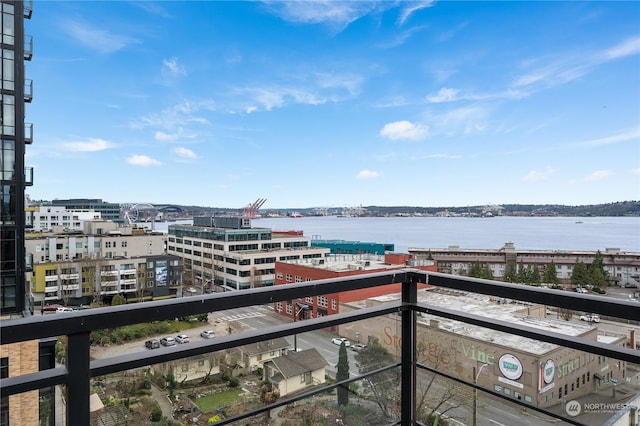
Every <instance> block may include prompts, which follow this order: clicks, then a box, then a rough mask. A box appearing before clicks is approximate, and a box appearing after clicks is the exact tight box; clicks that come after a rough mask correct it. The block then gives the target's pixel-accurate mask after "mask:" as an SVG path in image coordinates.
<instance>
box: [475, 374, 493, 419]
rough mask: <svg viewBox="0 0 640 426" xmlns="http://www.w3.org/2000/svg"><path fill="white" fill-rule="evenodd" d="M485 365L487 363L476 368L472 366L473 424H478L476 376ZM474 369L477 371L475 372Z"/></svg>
mask: <svg viewBox="0 0 640 426" xmlns="http://www.w3.org/2000/svg"><path fill="white" fill-rule="evenodd" d="M487 365H489V364H482V365H481V366H480V368H476V366H475V365H474V366H473V422H472V425H473V426H477V425H478V388H477V386H478V376H480V373H481V372H482V369H483V368H484V367H486V366H487ZM476 370H478V371H477V372H476Z"/></svg>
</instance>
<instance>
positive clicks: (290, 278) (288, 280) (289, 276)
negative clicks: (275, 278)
mask: <svg viewBox="0 0 640 426" xmlns="http://www.w3.org/2000/svg"><path fill="white" fill-rule="evenodd" d="M286 281H287V282H288V283H290V282H292V281H293V276H292V275H291V274H287V278H286Z"/></svg>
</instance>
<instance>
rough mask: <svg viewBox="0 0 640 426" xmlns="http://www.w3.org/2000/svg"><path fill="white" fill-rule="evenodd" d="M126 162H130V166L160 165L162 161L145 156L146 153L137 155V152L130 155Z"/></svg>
mask: <svg viewBox="0 0 640 426" xmlns="http://www.w3.org/2000/svg"><path fill="white" fill-rule="evenodd" d="M127 163H129V164H131V165H132V166H143V167H147V166H160V165H162V163H161V162H160V161H158V160H156V159H153V158H151V157H147V156H146V155H137V154H134V155H132V156H131V157H129V158H127Z"/></svg>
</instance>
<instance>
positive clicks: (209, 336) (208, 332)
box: [200, 330, 216, 339]
mask: <svg viewBox="0 0 640 426" xmlns="http://www.w3.org/2000/svg"><path fill="white" fill-rule="evenodd" d="M200 336H202V337H204V338H205V339H213V338H214V337H216V333H214V332H213V330H205V331H203V332H202V333H200Z"/></svg>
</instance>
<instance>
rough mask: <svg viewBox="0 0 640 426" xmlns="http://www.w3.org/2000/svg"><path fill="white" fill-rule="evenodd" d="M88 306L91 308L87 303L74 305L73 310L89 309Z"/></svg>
mask: <svg viewBox="0 0 640 426" xmlns="http://www.w3.org/2000/svg"><path fill="white" fill-rule="evenodd" d="M89 308H91V306H89V305H78V306H74V307H73V310H74V311H80V310H83V309H89Z"/></svg>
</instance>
